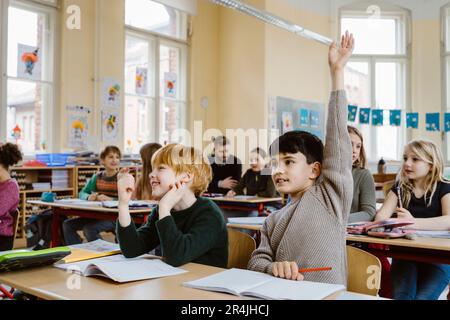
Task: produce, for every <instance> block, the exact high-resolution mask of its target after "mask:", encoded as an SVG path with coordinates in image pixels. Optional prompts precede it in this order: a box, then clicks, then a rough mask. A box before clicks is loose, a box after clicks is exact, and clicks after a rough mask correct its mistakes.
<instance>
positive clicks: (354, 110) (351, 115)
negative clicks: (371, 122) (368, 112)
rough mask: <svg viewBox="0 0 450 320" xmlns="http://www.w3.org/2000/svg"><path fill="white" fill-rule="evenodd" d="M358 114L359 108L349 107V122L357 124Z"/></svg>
mask: <svg viewBox="0 0 450 320" xmlns="http://www.w3.org/2000/svg"><path fill="white" fill-rule="evenodd" d="M357 113H358V107H357V106H348V121H350V122H355V121H356V114H357Z"/></svg>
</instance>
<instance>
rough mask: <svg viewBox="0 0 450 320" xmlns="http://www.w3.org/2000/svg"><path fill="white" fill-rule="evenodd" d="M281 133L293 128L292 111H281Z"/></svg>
mask: <svg viewBox="0 0 450 320" xmlns="http://www.w3.org/2000/svg"><path fill="white" fill-rule="evenodd" d="M281 122H282V128H283V131H282V133H283V134H285V133H286V132H289V131H292V130H294V123H293V122H294V121H293V117H292V112H283V115H282V120H281Z"/></svg>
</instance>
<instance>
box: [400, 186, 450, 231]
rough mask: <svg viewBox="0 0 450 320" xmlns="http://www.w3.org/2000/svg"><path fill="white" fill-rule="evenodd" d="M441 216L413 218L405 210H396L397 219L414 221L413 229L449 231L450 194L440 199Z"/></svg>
mask: <svg viewBox="0 0 450 320" xmlns="http://www.w3.org/2000/svg"><path fill="white" fill-rule="evenodd" d="M441 206H442V216H441V217H436V218H414V217H413V216H412V215H411V213H410V212H409V211H407V210H405V209H398V210H397V215H398V217H399V218H407V219H414V222H415V223H414V225H413V229H418V230H432V231H450V193H447V194H446V195H445V196H443V197H442V198H441Z"/></svg>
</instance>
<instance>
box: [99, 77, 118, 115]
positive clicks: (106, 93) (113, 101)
mask: <svg viewBox="0 0 450 320" xmlns="http://www.w3.org/2000/svg"><path fill="white" fill-rule="evenodd" d="M120 94H121V87H120V84H119V81H116V80H115V79H113V78H105V80H104V81H103V88H102V103H103V107H113V108H119V107H120Z"/></svg>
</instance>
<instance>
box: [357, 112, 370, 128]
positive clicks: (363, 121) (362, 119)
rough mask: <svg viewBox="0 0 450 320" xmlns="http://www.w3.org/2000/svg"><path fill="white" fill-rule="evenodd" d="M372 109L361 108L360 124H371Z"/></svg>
mask: <svg viewBox="0 0 450 320" xmlns="http://www.w3.org/2000/svg"><path fill="white" fill-rule="evenodd" d="M369 117H370V108H361V109H360V110H359V123H361V124H369V122H370V118H369Z"/></svg>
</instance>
